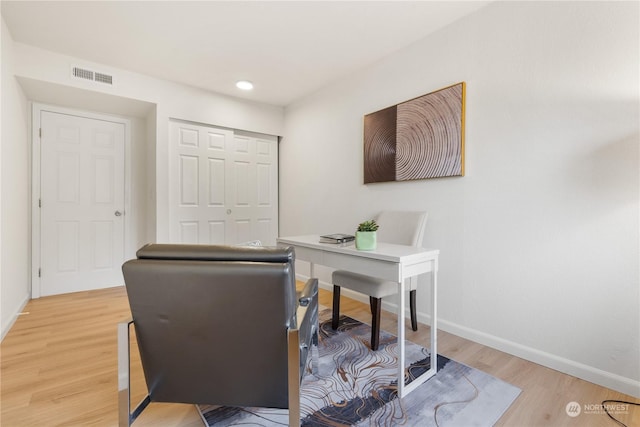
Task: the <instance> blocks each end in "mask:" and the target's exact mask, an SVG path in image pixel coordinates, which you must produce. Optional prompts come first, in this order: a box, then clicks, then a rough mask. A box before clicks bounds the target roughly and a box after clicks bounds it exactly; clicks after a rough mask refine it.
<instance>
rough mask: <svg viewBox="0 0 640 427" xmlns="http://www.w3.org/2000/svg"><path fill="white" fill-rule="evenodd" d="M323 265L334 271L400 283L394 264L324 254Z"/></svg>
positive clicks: (398, 271) (398, 273) (397, 265)
mask: <svg viewBox="0 0 640 427" xmlns="http://www.w3.org/2000/svg"><path fill="white" fill-rule="evenodd" d="M323 264H324V265H326V266H329V267H332V268H335V269H336V270H349V271H353V272H354V273H360V274H366V275H368V276H374V277H378V278H380V279H385V280H390V281H393V282H399V281H400V265H399V264H397V263H395V262H387V261H380V260H375V259H371V258H364V257H359V256H347V255H344V254H335V253H331V252H325V253H324V260H323Z"/></svg>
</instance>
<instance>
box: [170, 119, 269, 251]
mask: <svg viewBox="0 0 640 427" xmlns="http://www.w3.org/2000/svg"><path fill="white" fill-rule="evenodd" d="M170 140H171V141H170V145H171V147H170V148H171V153H170V159H171V164H170V168H169V169H170V170H169V173H170V179H169V180H170V197H169V203H170V212H169V217H170V227H171V229H170V232H169V237H170V240H171V241H172V242H175V243H201V244H237V243H243V242H248V241H253V240H260V241H261V242H262V243H263V244H264V245H275V242H276V238H277V235H278V141H277V137H275V136H270V135H261V134H253V133H248V132H240V131H234V130H231V129H224V128H216V127H212V126H205V125H198V124H192V123H185V122H180V121H171V125H170Z"/></svg>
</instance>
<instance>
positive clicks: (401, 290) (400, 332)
mask: <svg viewBox="0 0 640 427" xmlns="http://www.w3.org/2000/svg"><path fill="white" fill-rule="evenodd" d="M404 299H405V298H404V280H401V281H400V283H398V396H399V397H403V396H404V394H405V391H404V388H405V387H404V364H405V363H404V362H405V360H404Z"/></svg>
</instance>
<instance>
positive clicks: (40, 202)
mask: <svg viewBox="0 0 640 427" xmlns="http://www.w3.org/2000/svg"><path fill="white" fill-rule="evenodd" d="M38 207H39V208H41V207H42V199H38Z"/></svg>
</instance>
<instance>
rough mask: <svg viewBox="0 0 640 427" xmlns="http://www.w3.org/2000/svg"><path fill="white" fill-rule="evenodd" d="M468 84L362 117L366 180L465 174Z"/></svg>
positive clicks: (383, 180) (401, 179) (396, 179)
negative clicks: (465, 121) (465, 113)
mask: <svg viewBox="0 0 640 427" xmlns="http://www.w3.org/2000/svg"><path fill="white" fill-rule="evenodd" d="M465 86H466V85H465V83H464V82H461V83H458V84H455V85H452V86H449V87H446V88H444V89H440V90H437V91H435V92H431V93H428V94H426V95H423V96H420V97H418V98H414V99H411V100H409V101H405V102H402V103H400V104H397V105H394V106H392V107H388V108H385V109H383V110H380V111H376V112H375V113H371V114H367V115H366V116H364V182H365V184H368V183H374V182H387V181H410V180H416V179H427V178H440V177H448V176H464V104H465Z"/></svg>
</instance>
